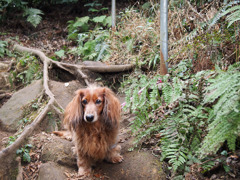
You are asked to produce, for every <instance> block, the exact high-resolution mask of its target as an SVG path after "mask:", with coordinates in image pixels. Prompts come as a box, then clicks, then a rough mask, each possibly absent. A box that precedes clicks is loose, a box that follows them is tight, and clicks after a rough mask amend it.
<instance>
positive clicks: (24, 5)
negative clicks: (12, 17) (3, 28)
mask: <svg viewBox="0 0 240 180" xmlns="http://www.w3.org/2000/svg"><path fill="white" fill-rule="evenodd" d="M17 11H21V12H22V15H23V17H26V18H27V19H26V20H27V21H28V22H30V23H31V24H32V25H33V26H34V27H37V25H38V24H39V23H40V22H41V20H42V17H41V15H43V12H42V11H41V10H39V9H36V8H30V7H28V2H25V1H22V0H2V1H0V12H3V14H2V15H0V20H3V19H6V18H7V16H8V15H9V14H11V13H13V12H17Z"/></svg>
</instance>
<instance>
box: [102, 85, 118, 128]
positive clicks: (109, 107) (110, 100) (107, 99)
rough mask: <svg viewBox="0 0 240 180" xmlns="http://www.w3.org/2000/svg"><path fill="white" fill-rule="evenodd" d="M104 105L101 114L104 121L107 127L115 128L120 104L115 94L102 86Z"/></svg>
mask: <svg viewBox="0 0 240 180" xmlns="http://www.w3.org/2000/svg"><path fill="white" fill-rule="evenodd" d="M103 93H104V107H103V116H104V122H105V124H106V127H107V128H108V129H112V128H117V127H118V125H119V120H120V117H121V105H120V102H119V100H118V98H117V97H116V96H115V94H114V93H113V92H112V91H111V90H110V89H109V88H107V87H104V88H103Z"/></svg>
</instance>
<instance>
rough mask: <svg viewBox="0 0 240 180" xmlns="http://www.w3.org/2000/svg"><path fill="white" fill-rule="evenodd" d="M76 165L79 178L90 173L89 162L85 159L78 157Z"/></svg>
mask: <svg viewBox="0 0 240 180" xmlns="http://www.w3.org/2000/svg"><path fill="white" fill-rule="evenodd" d="M77 165H78V175H79V176H80V177H87V176H89V175H90V173H91V163H90V160H89V159H88V158H86V157H83V156H81V155H79V153H78V157H77Z"/></svg>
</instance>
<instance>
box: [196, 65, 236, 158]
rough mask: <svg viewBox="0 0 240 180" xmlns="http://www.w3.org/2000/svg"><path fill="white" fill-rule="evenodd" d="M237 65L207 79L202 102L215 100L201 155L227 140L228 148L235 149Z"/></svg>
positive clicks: (209, 152) (206, 153) (213, 151)
mask: <svg viewBox="0 0 240 180" xmlns="http://www.w3.org/2000/svg"><path fill="white" fill-rule="evenodd" d="M238 67H239V64H238V65H233V66H230V67H229V70H228V71H227V72H221V73H220V74H219V75H218V76H217V77H216V78H215V79H212V80H209V82H211V85H210V86H209V87H207V88H206V93H207V95H206V97H205V99H204V103H205V104H206V103H212V102H215V101H216V102H217V103H216V104H215V105H214V107H213V110H212V111H211V113H210V116H209V118H208V121H209V122H210V124H209V127H208V131H209V132H208V134H207V136H206V137H205V138H204V141H203V143H202V148H201V152H200V156H201V157H205V156H207V155H208V154H212V153H216V151H217V150H218V149H219V148H220V147H221V146H222V144H223V143H224V142H225V141H227V143H228V147H229V149H231V150H232V151H235V142H236V138H237V136H238V134H239V133H240V113H239V112H240V72H239V70H238Z"/></svg>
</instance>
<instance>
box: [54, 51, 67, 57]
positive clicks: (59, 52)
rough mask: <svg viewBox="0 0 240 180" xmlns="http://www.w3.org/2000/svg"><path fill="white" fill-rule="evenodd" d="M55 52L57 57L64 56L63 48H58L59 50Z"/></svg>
mask: <svg viewBox="0 0 240 180" xmlns="http://www.w3.org/2000/svg"><path fill="white" fill-rule="evenodd" d="M55 54H56V55H57V56H58V57H60V58H62V57H64V56H65V51H64V50H63V49H61V50H59V51H56V52H55Z"/></svg>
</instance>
